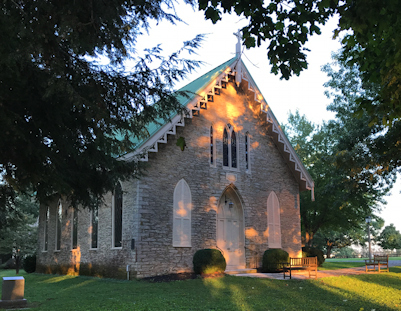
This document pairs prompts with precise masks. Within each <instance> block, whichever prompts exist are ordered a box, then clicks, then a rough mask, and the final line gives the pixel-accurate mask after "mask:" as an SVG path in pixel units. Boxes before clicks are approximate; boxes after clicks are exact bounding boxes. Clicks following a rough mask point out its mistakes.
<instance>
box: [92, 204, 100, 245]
mask: <svg viewBox="0 0 401 311" xmlns="http://www.w3.org/2000/svg"><path fill="white" fill-rule="evenodd" d="M91 224H92V230H91V248H97V240H98V238H97V237H98V228H99V208H98V207H97V206H96V207H94V208H93V209H92V210H91Z"/></svg>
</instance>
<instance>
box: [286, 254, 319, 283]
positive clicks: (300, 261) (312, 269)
mask: <svg viewBox="0 0 401 311" xmlns="http://www.w3.org/2000/svg"><path fill="white" fill-rule="evenodd" d="M292 270H307V271H308V272H309V277H311V275H312V276H314V277H315V279H316V278H317V257H302V258H290V262H287V263H285V264H284V265H283V272H284V279H285V277H286V273H288V272H289V277H290V279H291V278H292V275H291V273H292Z"/></svg>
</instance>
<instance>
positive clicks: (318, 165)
mask: <svg viewBox="0 0 401 311" xmlns="http://www.w3.org/2000/svg"><path fill="white" fill-rule="evenodd" d="M367 127H368V125H367V124H364V125H363V124H359V123H355V122H346V123H344V122H341V121H340V120H337V121H336V120H332V121H330V122H328V123H324V124H322V125H321V126H316V125H314V124H312V123H311V122H309V121H308V120H307V119H306V117H305V116H300V115H299V113H298V112H296V113H295V114H290V115H289V118H288V124H287V125H286V126H285V132H286V134H287V136H288V138H289V140H290V142H291V143H292V145H293V146H294V148H295V150H296V151H297V153H298V155H299V156H300V159H301V160H302V162H303V163H304V165H305V166H306V168H307V169H308V171H309V173H310V174H311V176H312V178H313V179H314V182H315V201H311V200H310V198H309V197H308V194H307V193H301V211H300V213H301V224H302V233H303V238H304V242H305V243H306V244H307V245H312V242H313V239H314V236H315V234H316V233H317V232H319V231H321V230H324V231H323V232H330V231H335V232H339V233H340V234H342V232H350V231H351V230H357V229H358V228H360V227H361V225H362V224H363V223H364V221H365V217H366V216H368V215H371V214H372V212H373V211H375V210H378V208H379V205H378V203H379V202H382V197H383V196H384V195H385V194H386V193H387V192H388V186H386V185H387V181H386V180H384V178H383V177H382V176H381V175H378V174H375V172H374V171H371V170H369V169H367V167H369V165H370V163H371V161H372V159H371V154H370V153H369V152H368V151H367V150H365V149H366V145H365V144H364V141H363V140H361V137H364V135H363V134H361V133H364V131H366V128H367ZM369 133H370V132H369V131H366V135H365V136H369ZM357 134H359V135H357ZM348 135H350V137H349V138H348V139H349V141H348V143H347V144H344V143H343V139H344V137H347V136H348ZM351 135H352V136H351ZM354 135H355V136H354ZM361 151H364V152H361ZM344 154H347V162H346V163H347V165H340V163H339V162H340V161H342V159H343V156H342V155H344ZM339 159H340V160H339ZM390 181H391V180H390ZM390 181H389V182H390Z"/></svg>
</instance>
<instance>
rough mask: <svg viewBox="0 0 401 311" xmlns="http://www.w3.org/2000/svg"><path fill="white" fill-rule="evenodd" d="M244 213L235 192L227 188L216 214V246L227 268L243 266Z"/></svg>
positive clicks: (240, 267) (241, 267)
mask: <svg viewBox="0 0 401 311" xmlns="http://www.w3.org/2000/svg"><path fill="white" fill-rule="evenodd" d="M244 246H245V243H244V214H243V210H242V204H241V201H240V200H239V198H238V195H237V193H236V192H235V191H234V190H233V189H232V188H228V189H227V190H226V191H225V192H224V194H223V195H222V196H221V199H220V202H219V208H218V214H217V247H218V248H220V250H221V251H222V253H223V255H224V258H225V259H226V262H227V270H232V269H243V268H245V247H244Z"/></svg>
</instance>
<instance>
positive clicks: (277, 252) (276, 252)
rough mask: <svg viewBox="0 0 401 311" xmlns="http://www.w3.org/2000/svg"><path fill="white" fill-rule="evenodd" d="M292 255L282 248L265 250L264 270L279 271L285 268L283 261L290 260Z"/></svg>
mask: <svg viewBox="0 0 401 311" xmlns="http://www.w3.org/2000/svg"><path fill="white" fill-rule="evenodd" d="M289 258H290V256H289V255H288V253H287V252H286V251H284V250H282V249H278V248H271V249H268V250H267V251H265V252H264V254H263V260H262V272H279V271H281V270H282V269H283V265H282V263H283V262H289Z"/></svg>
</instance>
